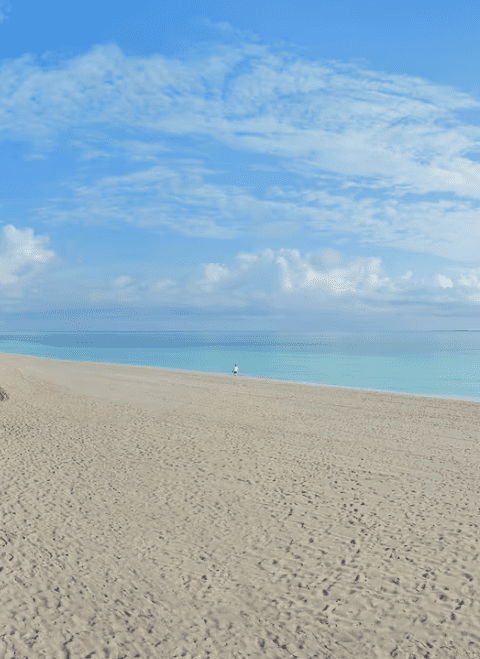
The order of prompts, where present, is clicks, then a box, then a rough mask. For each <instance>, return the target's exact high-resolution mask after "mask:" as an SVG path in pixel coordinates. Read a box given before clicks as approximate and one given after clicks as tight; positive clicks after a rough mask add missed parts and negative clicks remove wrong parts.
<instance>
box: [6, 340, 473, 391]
mask: <svg viewBox="0 0 480 659" xmlns="http://www.w3.org/2000/svg"><path fill="white" fill-rule="evenodd" d="M2 352H3V353H11V354H20V355H32V356H35V357H48V358H50V359H60V360H67V361H88V362H107V363H113V364H137V365H141V366H153V367H160V368H169V369H180V370H187V371H203V372H207V373H227V374H231V372H232V370H233V367H234V365H235V364H237V365H238V367H239V377H241V378H246V377H247V378H248V377H255V378H266V379H275V380H289V381H294V382H303V383H309V384H323V385H330V386H340V387H351V388H355V389H368V390H377V391H391V392H396V393H411V394H420V395H422V394H423V395H430V396H440V397H447V398H460V399H464V400H480V332H383V333H373V332H372V333H369V334H346V333H333V332H326V333H322V332H318V333H315V334H312V333H309V334H305V333H291V332H218V333H213V332H84V333H74V332H38V333H33V332H29V333H23V334H21V333H15V334H12V333H10V334H6V333H0V353H2ZM0 359H1V356H0Z"/></svg>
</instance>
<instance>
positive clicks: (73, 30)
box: [0, 0, 480, 331]
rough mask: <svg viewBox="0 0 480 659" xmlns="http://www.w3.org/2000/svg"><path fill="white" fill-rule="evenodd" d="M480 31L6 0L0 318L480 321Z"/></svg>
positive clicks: (382, 7) (345, 15)
mask: <svg viewBox="0 0 480 659" xmlns="http://www.w3.org/2000/svg"><path fill="white" fill-rule="evenodd" d="M479 27H480V3H479V2H474V3H449V2H444V3H442V2H437V3H434V2H421V1H420V2H415V3H413V2H412V3H409V2H401V3H400V2H389V3H385V2H370V3H366V2H362V1H361V0H360V1H356V2H350V1H349V2H346V1H342V0H335V1H332V2H318V1H316V2H306V1H303V0H300V1H299V2H296V3H295V4H294V6H293V5H292V3H291V2H286V1H285V2H278V0H275V2H273V1H267V2H263V3H254V2H241V3H240V2H236V1H230V2H228V3H226V2H224V3H219V2H203V3H201V4H199V3H194V2H190V1H186V0H181V1H180V2H178V1H177V0H176V1H175V2H170V3H166V4H165V3H158V2H146V1H144V0H137V1H136V2H135V3H132V2H123V1H118V0H117V1H116V2H110V1H109V0H106V1H104V2H102V3H98V2H95V3H94V2H91V1H90V0H85V1H84V2H82V3H76V2H72V3H65V2H64V1H62V2H60V1H57V0H49V1H48V2H46V3H38V2H35V3H34V2H31V1H27V0H11V1H10V0H9V1H8V2H5V1H3V0H0V140H1V144H0V331H10V330H14V331H23V330H27V331H28V330H31V329H32V330H33V329H39V330H41V329H48V330H55V329H59V330H83V329H86V330H87V329H105V330H110V329H119V330H162V329H179V330H181V329H240V330H255V329H260V330H268V329H287V330H299V331H301V330H305V331H311V330H314V331H321V330H340V331H356V330H358V329H362V330H370V331H376V330H377V329H457V328H465V327H466V328H480V321H479V319H478V316H479V312H480V251H479V247H480V221H479V220H480V162H479V159H480V87H479V81H480V76H479V64H478V62H479V61H480V57H479V55H480V45H479V41H478V31H479Z"/></svg>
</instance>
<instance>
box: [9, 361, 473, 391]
mask: <svg viewBox="0 0 480 659" xmlns="http://www.w3.org/2000/svg"><path fill="white" fill-rule="evenodd" d="M2 355H11V356H12V357H27V358H31V359H40V360H46V361H47V362H54V363H58V364H62V363H65V364H84V365H85V366H97V367H110V366H117V367H118V368H130V367H131V368H140V369H142V368H143V369H150V370H153V371H159V372H162V371H165V372H167V373H174V374H190V375H196V376H220V377H225V378H232V377H235V376H233V374H232V373H219V372H217V371H192V370H187V369H175V368H168V367H165V366H151V365H145V364H124V363H118V362H90V361H84V360H73V359H72V360H70V359H55V358H52V357H38V356H36V355H24V354H17V353H10V352H1V351H0V359H1V356H2ZM236 377H237V379H238V380H242V381H256V382H257V381H258V382H262V383H263V382H264V383H278V384H289V385H290V384H291V385H304V386H308V387H327V388H333V389H341V390H346V391H359V392H364V393H377V394H385V395H392V396H413V397H415V398H438V399H440V400H451V401H460V402H467V403H480V397H479V398H475V397H474V396H455V395H447V394H427V393H413V392H408V391H395V390H390V389H373V388H364V387H349V386H346V385H337V384H327V383H323V382H306V381H300V380H288V379H284V380H282V379H277V378H267V377H260V376H255V375H242V374H240V373H239V374H238V375H237V376H236Z"/></svg>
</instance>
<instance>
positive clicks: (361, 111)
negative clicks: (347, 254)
mask: <svg viewBox="0 0 480 659" xmlns="http://www.w3.org/2000/svg"><path fill="white" fill-rule="evenodd" d="M219 29H221V30H224V29H227V28H226V27H225V26H223V27H222V26H220V28H219ZM228 29H230V28H229V27H228ZM237 67H240V69H239V70H240V72H239V73H237ZM207 90H208V94H207ZM478 107H479V104H478V103H477V102H476V101H474V100H473V99H472V98H471V97H469V96H468V95H467V94H462V93H460V92H458V91H457V90H455V89H452V88H449V87H445V86H439V85H433V84H431V83H429V82H428V81H425V80H421V79H418V78H413V77H409V76H398V75H388V74H385V73H381V72H375V71H369V70H365V69H362V68H361V67H358V66H355V65H342V64H338V63H335V62H326V63H322V62H312V61H308V60H305V59H302V58H301V57H299V56H295V57H291V56H290V55H289V53H288V51H283V52H282V51H279V52H272V50H271V49H269V48H268V47H266V46H262V45H258V44H252V43H247V44H245V43H244V44H237V45H235V46H222V47H221V48H219V50H218V53H212V54H210V55H209V56H206V57H204V58H200V59H198V58H197V59H190V60H187V61H179V60H178V61H175V60H172V59H167V58H164V57H162V56H160V55H156V56H151V57H127V56H125V55H123V53H122V51H121V50H120V49H119V48H118V47H117V46H114V45H110V46H101V47H96V48H95V49H93V50H92V51H91V52H90V53H88V54H86V55H83V56H81V57H77V58H74V59H72V60H68V61H66V62H63V63H62V64H61V65H60V66H58V67H57V68H55V69H45V68H42V67H41V66H40V65H38V64H37V63H36V61H35V60H34V58H33V57H32V56H31V55H26V56H24V57H22V58H20V59H18V60H15V61H5V62H3V63H2V65H1V66H0V138H1V137H2V136H3V137H8V138H14V139H31V140H32V141H33V143H34V145H35V148H36V150H35V153H34V154H32V155H31V156H29V157H30V158H39V157H41V156H42V155H44V152H45V151H48V150H51V149H53V148H54V146H55V144H57V142H58V140H62V144H64V145H65V147H66V148H70V149H71V150H72V151H77V152H78V153H79V154H80V158H81V160H82V162H84V163H87V164H88V163H89V162H91V161H93V160H95V161H98V160H99V159H107V158H112V157H117V158H123V157H125V156H127V157H128V158H129V160H130V162H131V163H132V166H133V167H134V166H135V164H136V163H140V162H142V161H144V162H146V161H151V162H153V163H155V165H154V166H153V167H151V168H150V169H147V170H144V171H132V172H130V173H127V174H124V175H123V176H109V177H102V178H99V179H98V180H96V181H93V182H90V183H85V182H84V180H82V182H80V181H78V182H77V183H76V184H74V185H73V194H72V195H69V196H68V197H63V196H58V197H57V198H54V199H51V200H50V202H49V203H46V204H44V205H43V206H42V208H40V209H39V214H40V217H41V218H42V219H43V220H44V221H45V222H56V223H64V222H72V221H73V222H78V221H84V222H86V223H87V224H95V223H97V224H103V223H106V222H115V223H117V224H118V222H128V223H135V224H136V225H137V226H139V227H142V228H151V229H152V230H154V229H155V228H156V227H159V228H161V227H168V228H169V229H170V230H173V231H176V232H178V233H181V234H183V235H185V236H191V237H195V236H197V237H206V238H222V239H225V240H232V239H235V238H237V237H238V236H240V235H241V234H246V233H252V232H255V233H256V234H257V236H258V237H259V238H263V239H265V240H270V239H273V238H279V237H283V238H287V237H289V236H293V235H295V234H297V233H298V232H302V231H307V230H308V231H313V232H315V231H318V230H321V231H336V230H338V228H339V227H341V228H342V231H344V232H349V233H351V234H353V235H354V236H357V237H358V238H359V239H360V240H361V241H363V242H370V243H373V244H377V245H389V246H395V247H396V248H398V249H404V250H413V251H420V252H426V253H430V254H435V255H440V256H446V257H448V258H454V259H458V260H464V261H469V260H470V261H473V260H475V259H476V258H477V254H478V250H479V247H480V229H478V222H477V217H478V212H479V210H480V185H479V183H480V163H478V162H476V161H475V160H474V159H470V158H469V157H467V155H466V154H471V153H479V152H480V127H479V126H478V125H468V124H466V123H465V122H463V123H462V122H461V121H460V119H458V118H457V115H456V113H457V111H459V110H465V109H478ZM101 125H104V126H109V127H110V129H111V132H110V133H109V132H108V131H107V130H106V129H105V130H103V131H102V130H100V129H99V128H98V126H101ZM94 127H95V128H94ZM122 130H124V131H125V139H124V140H122V139H119V135H121V131H122ZM132 131H138V133H137V135H138V136H139V135H140V134H141V135H142V136H143V137H142V138H141V139H140V138H139V137H138V136H137V135H135V132H133V133H132ZM112 135H114V137H112ZM132 135H133V137H132ZM186 138H189V139H190V138H191V139H190V142H189V143H188V144H185V143H184V141H185V139H186ZM197 139H208V140H210V142H209V144H211V145H213V146H212V148H213V147H214V146H215V144H217V145H218V144H221V145H222V148H223V147H224V146H227V147H230V148H232V149H234V150H238V151H241V152H254V153H255V154H256V156H259V155H260V156H263V157H268V159H269V161H270V162H269V163H268V164H262V163H258V162H256V163H253V164H252V165H251V167H252V169H251V171H257V172H262V171H263V172H265V173H266V172H271V173H272V174H274V173H283V174H284V175H295V176H297V177H298V179H296V182H295V183H293V182H292V183H287V184H285V183H282V184H277V183H275V184H272V185H268V186H267V187H266V188H265V192H264V194H261V193H259V192H253V191H252V190H251V189H248V186H245V185H229V184H225V183H224V184H221V183H218V180H217V181H216V182H215V183H210V182H208V177H209V176H212V175H215V174H217V171H216V170H217V167H210V168H209V167H206V166H205V164H204V162H203V158H201V157H199V155H198V153H196V154H195V155H196V159H195V160H193V159H192V158H190V162H188V161H187V159H186V158H185V157H180V156H179V155H177V156H176V158H173V156H174V154H175V153H176V141H178V140H180V141H181V142H182V144H183V146H182V149H184V150H185V149H186V150H187V152H188V153H191V152H192V148H193V147H194V145H195V144H196V143H197V142H196V140H197ZM42 149H43V153H42ZM188 150H190V151H188ZM182 153H183V152H182ZM167 156H168V157H169V160H168V163H167V161H166V157H167ZM272 160H274V161H275V162H274V163H272V162H271V161H272ZM85 166H87V165H85ZM220 169H221V168H220ZM82 175H83V174H82ZM432 192H435V193H439V194H442V195H444V194H446V193H449V194H451V195H456V196H455V197H454V198H453V199H452V200H445V199H442V198H440V199H437V200H432V199H428V200H426V199H425V198H424V195H425V194H429V193H432ZM406 193H409V194H410V196H409V198H408V199H406V198H405V195H406ZM400 202H401V203H400ZM467 234H468V235H469V240H468V241H467V240H465V235H467Z"/></svg>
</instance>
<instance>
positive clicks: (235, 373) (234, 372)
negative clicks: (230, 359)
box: [232, 364, 238, 375]
mask: <svg viewBox="0 0 480 659" xmlns="http://www.w3.org/2000/svg"><path fill="white" fill-rule="evenodd" d="M232 373H233V375H237V373H238V366H237V365H236V364H235V368H234V369H233V371H232Z"/></svg>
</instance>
